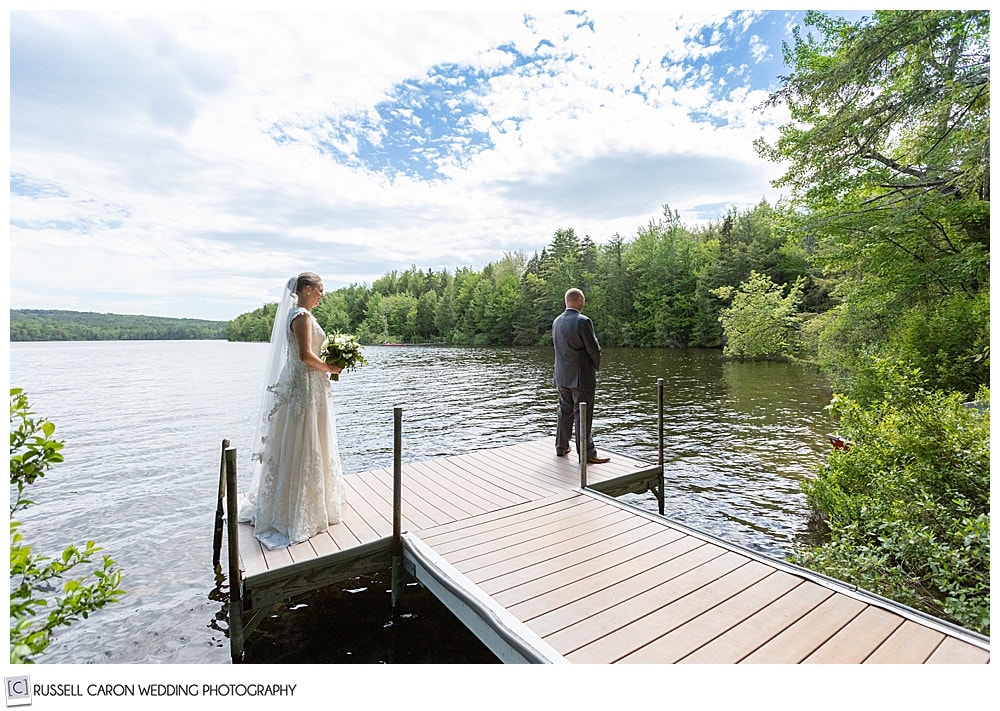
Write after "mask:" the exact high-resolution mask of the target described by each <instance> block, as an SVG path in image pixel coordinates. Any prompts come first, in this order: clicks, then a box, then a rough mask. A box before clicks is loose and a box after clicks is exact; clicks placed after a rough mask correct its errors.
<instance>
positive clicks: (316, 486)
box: [240, 307, 344, 549]
mask: <svg viewBox="0 0 1000 711" xmlns="http://www.w3.org/2000/svg"><path fill="white" fill-rule="evenodd" d="M295 318H307V319H309V322H310V325H311V327H312V338H311V346H312V350H313V352H314V353H315V354H316V355H317V356H318V355H319V350H320V347H321V346H322V344H323V340H324V339H325V338H326V334H325V333H324V332H323V329H322V328H321V327H320V325H319V324H318V323H317V322H316V319H315V318H313V315H312V314H311V313H310V312H309V311H308V310H307V309H304V308H301V307H300V308H295V309H292V310H291V311H290V312H289V315H288V325H287V328H289V329H290V328H291V324H292V321H293V320H294V319H295ZM298 348H299V347H298V341H297V339H295V338H294V337H291V338H289V339H288V360H287V362H286V364H285V367H284V369H283V370H282V371H281V375H280V376H279V377H278V382H277V383H275V384H274V385H271V386H270V387H269V389H270V390H271V391H272V392H273V393H274V406H273V408H272V409H271V411H270V413H269V416H268V428H267V434H266V436H265V439H264V443H263V449H262V453H261V471H260V478H259V483H258V486H257V489H256V491H253V490H251V491H250V492H248V494H247V496H246V497H245V499H244V505H243V510H241V512H240V519H241V520H245V521H250V522H251V523H252V524H253V525H254V534H255V535H256V536H257V538H258V539H259V540H260V541H261V542H262V543H263V544H264V545H265V546H267V547H268V548H272V549H273V548H282V547H284V546H287V545H290V544H292V543H299V542H301V541H304V540H306V539H308V538H311V537H312V536H315V535H316V534H318V533H322V532H323V531H325V530H326V529H327V528H328V527H329V526H331V525H333V524H336V523H339V522H340V511H341V503H342V501H343V498H344V479H343V472H342V470H341V466H340V453H339V452H338V449H337V423H336V419H335V416H334V409H333V402H332V399H331V391H330V379H329V376H328V375H327V374H326V373H322V372H320V371H318V370H315V369H314V368H310V367H309V366H307V365H306V364H305V363H303V362H302V359H301V358H299V351H298Z"/></svg>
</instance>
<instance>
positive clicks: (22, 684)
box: [4, 676, 31, 706]
mask: <svg viewBox="0 0 1000 711" xmlns="http://www.w3.org/2000/svg"><path fill="white" fill-rule="evenodd" d="M4 680H5V681H6V682H7V705H8V706H30V705H31V684H30V683H29V682H28V677H26V676H8V677H4Z"/></svg>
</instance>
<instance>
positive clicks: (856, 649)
mask: <svg viewBox="0 0 1000 711" xmlns="http://www.w3.org/2000/svg"><path fill="white" fill-rule="evenodd" d="M901 624H903V618H902V617H900V616H899V615H894V614H892V613H891V612H886V611H885V610H880V609H879V608H877V607H873V606H869V607H867V608H866V609H865V610H863V611H862V612H861V614H860V615H858V616H857V617H855V618H854V619H853V620H851V621H850V622H848V623H847V624H846V625H844V627H843V628H842V629H840V630H838V631H837V633H836V634H834V635H833V636H832V637H831V638H830V639H829V640H828V641H827V642H826V644H824V645H823V646H822V647H820V648H819V649H817V650H816V651H815V652H813V653H812V654H810V655H809V656H808V657H806V658H805V659H804V660H803V662H804V663H806V664H860V663H861V662H863V661H865V660H866V659H867V658H868V657H869V655H871V653H872V652H874V651H875V650H876V649H878V647H879V645H881V644H882V643H883V642H885V641H886V640H887V639H888V638H889V637H890V636H891V635H892V633H893V632H895V631H896V629H897V628H898V627H899V626H900V625H901Z"/></svg>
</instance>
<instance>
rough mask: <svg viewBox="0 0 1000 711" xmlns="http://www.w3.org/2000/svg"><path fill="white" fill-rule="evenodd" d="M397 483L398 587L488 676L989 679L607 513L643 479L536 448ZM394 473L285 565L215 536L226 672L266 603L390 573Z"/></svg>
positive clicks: (985, 651)
mask: <svg viewBox="0 0 1000 711" xmlns="http://www.w3.org/2000/svg"><path fill="white" fill-rule="evenodd" d="M396 468H399V469H401V471H400V472H399V473H400V474H401V477H400V481H401V496H400V499H401V502H402V506H401V508H400V514H399V515H400V524H399V525H401V528H402V531H403V533H402V535H401V537H400V539H401V543H402V558H403V561H402V564H403V566H404V567H405V570H406V573H408V574H409V575H410V576H412V577H413V578H415V579H416V580H418V581H419V582H420V583H421V584H422V585H424V586H425V587H426V588H428V589H429V590H431V591H432V592H433V593H434V594H435V595H436V596H437V597H438V598H439V599H440V600H441V601H442V602H443V603H444V604H445V605H447V606H448V607H449V609H450V610H451V611H452V612H453V613H454V614H455V615H456V616H457V617H458V618H459V619H460V620H462V621H463V622H464V623H465V625H466V626H467V627H468V628H469V629H470V630H472V631H473V632H474V633H475V634H476V635H477V637H479V639H481V640H482V641H483V642H484V643H485V644H486V645H487V646H488V647H489V648H490V649H491V650H493V652H494V653H496V654H497V656H498V657H499V658H500V659H501V660H503V661H505V662H534V663H577V664H586V663H598V664H613V663H673V662H677V663H824V662H826V663H852V664H853V663H866V664H868V663H891V664H904V663H915V664H919V663H988V662H989V657H990V653H989V639H988V638H986V637H983V636H981V635H978V634H975V633H973V632H969V631H967V630H963V629H961V628H959V627H956V626H954V625H951V624H949V623H946V622H943V621H941V620H938V619H935V618H933V617H930V616H927V615H924V614H922V613H919V612H917V611H914V610H911V609H909V608H906V607H904V606H901V605H898V604H895V603H893V602H891V601H888V600H885V599H883V598H880V597H878V596H875V595H872V594H870V593H866V592H864V591H861V590H857V589H854V588H852V587H850V586H847V585H844V584H842V583H839V582H838V581H834V580H831V579H829V578H826V577H824V576H821V575H818V574H815V573H811V572H809V571H806V570H803V569H801V568H797V567H795V566H792V565H789V564H787V563H784V562H782V561H778V560H774V559H771V558H768V557H766V556H763V555H760V554H757V553H755V552H753V551H750V550H747V549H744V548H741V547H739V546H736V545H733V544H730V543H727V542H725V541H722V540H720V539H718V538H715V537H713V536H711V535H709V534H705V533H702V532H699V531H696V530H692V529H689V528H687V527H685V526H683V525H681V524H679V523H677V522H675V521H671V520H668V519H666V518H664V517H661V516H657V515H655V514H651V513H648V512H645V511H642V510H639V509H637V508H635V507H632V506H629V505H626V504H623V503H621V502H620V501H618V500H616V499H615V498H614V497H615V496H618V495H620V494H622V493H624V492H627V491H645V490H647V489H648V488H650V487H654V488H655V487H656V486H657V482H658V481H659V477H660V466H659V465H655V464H649V463H647V462H641V461H637V460H635V459H631V458H629V457H625V456H622V455H615V454H612V460H611V462H609V463H607V464H601V465H591V466H590V467H588V468H587V469H586V478H587V486H586V487H582V486H581V484H582V481H581V468H580V465H579V464H578V463H577V460H576V457H575V456H573V455H571V456H569V457H557V456H556V455H555V452H554V449H553V445H552V441H551V440H550V439H546V440H541V441H534V442H527V443H522V444H515V445H511V446H507V447H502V448H498V449H491V450H484V451H478V452H471V453H469V454H464V455H458V456H448V457H441V458H437V459H433V460H430V461H424V462H417V463H410V464H404V465H401V466H400V465H399V464H397V465H396V466H395V467H394V469H396ZM396 473H397V472H395V471H393V470H388V469H380V470H375V471H370V472H364V473H359V474H349V475H347V476H346V477H345V482H346V491H347V500H346V502H345V505H344V511H343V514H344V519H343V522H342V523H340V524H338V525H336V526H332V527H330V528H329V529H328V530H327V531H326V532H325V533H322V534H320V535H318V536H315V537H314V538H312V539H310V540H309V541H307V542H305V543H301V544H298V545H294V546H291V547H289V548H287V549H282V550H276V551H269V550H266V549H264V548H263V547H262V546H261V545H260V544H259V543H258V542H257V540H256V539H255V538H254V537H253V531H252V528H251V527H250V526H249V525H247V524H239V525H238V526H237V525H234V524H232V523H230V531H231V532H232V531H235V530H238V535H236V536H233V535H232V534H231V536H230V538H231V540H230V548H229V551H230V558H231V560H230V571H231V580H234V581H235V580H236V578H237V576H238V583H236V582H234V583H232V585H231V587H232V588H233V594H234V600H233V604H232V605H231V607H230V617H231V625H230V634H231V642H232V645H233V659H234V661H238V660H239V659H240V658H241V656H242V648H243V640H244V637H245V635H246V634H250V633H251V632H252V630H253V629H254V627H255V626H256V624H257V622H259V620H260V619H261V617H262V616H263V615H265V614H266V613H267V611H268V608H269V607H270V606H271V605H272V604H273V603H275V602H277V601H280V600H284V599H290V598H292V597H294V596H295V595H297V594H300V593H304V592H308V591H311V590H315V589H318V588H320V587H324V586H327V585H331V584H334V583H336V582H338V581H342V580H346V579H349V578H352V577H356V576H358V575H360V574H363V573H369V572H374V571H376V570H380V569H386V568H388V567H389V566H390V565H392V564H393V562H394V555H393V547H392V545H393V540H394V538H393V533H394V523H395V522H394V515H395V514H394V508H393V503H394V491H395V490H394V474H396ZM231 493H232V492H231ZM668 508H669V507H668ZM233 539H235V540H233ZM397 556H398V553H397ZM234 557H238V561H239V564H238V569H237V567H235V566H234V562H233V559H234ZM397 562H398V561H397Z"/></svg>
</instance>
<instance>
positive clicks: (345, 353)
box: [319, 333, 368, 380]
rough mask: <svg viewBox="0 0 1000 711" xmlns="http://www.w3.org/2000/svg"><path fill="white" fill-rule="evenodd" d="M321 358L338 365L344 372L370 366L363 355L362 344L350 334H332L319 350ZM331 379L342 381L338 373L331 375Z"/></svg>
mask: <svg viewBox="0 0 1000 711" xmlns="http://www.w3.org/2000/svg"><path fill="white" fill-rule="evenodd" d="M319 357H320V358H322V359H323V360H324V361H325V362H326V363H328V364H330V365H338V366H340V368H341V369H342V370H355V369H357V367H358V366H359V365H368V361H367V360H365V357H364V355H362V354H361V344H360V343H358V339H357V338H356V337H354V336H352V335H350V334H349V333H331V334H330V335H329V336H327V337H326V340H325V341H323V346H322V347H321V348H320V349H319ZM330 378H331V379H333V380H340V376H339V375H337V374H336V373H330Z"/></svg>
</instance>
